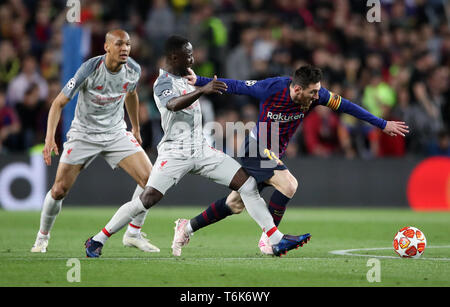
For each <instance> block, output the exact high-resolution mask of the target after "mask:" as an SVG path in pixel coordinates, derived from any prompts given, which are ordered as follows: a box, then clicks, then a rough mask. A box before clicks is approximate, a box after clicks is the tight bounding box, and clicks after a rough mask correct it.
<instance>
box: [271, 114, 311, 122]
mask: <svg viewBox="0 0 450 307" xmlns="http://www.w3.org/2000/svg"><path fill="white" fill-rule="evenodd" d="M303 117H305V114H303V113H296V114H293V115H288V114H283V113H281V112H280V113H275V114H274V113H272V112H267V118H270V119H271V120H273V121H276V122H291V121H293V120H297V119H301V118H303Z"/></svg>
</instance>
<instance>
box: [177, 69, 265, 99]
mask: <svg viewBox="0 0 450 307" xmlns="http://www.w3.org/2000/svg"><path fill="white" fill-rule="evenodd" d="M188 72H189V74H188V75H186V76H184V78H186V79H187V80H188V83H189V84H190V85H192V86H204V85H205V84H207V83H208V82H211V81H212V80H213V79H211V78H207V77H202V76H197V75H196V74H195V72H194V71H193V70H192V69H190V68H188ZM217 80H218V81H221V82H223V83H225V84H226V85H227V90H226V93H228V94H236V95H247V96H251V97H254V98H257V99H263V98H264V97H266V95H267V88H268V87H270V85H271V84H272V82H271V79H270V78H269V79H264V80H259V81H256V80H247V81H243V80H234V79H225V78H219V79H217Z"/></svg>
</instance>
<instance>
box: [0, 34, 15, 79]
mask: <svg viewBox="0 0 450 307" xmlns="http://www.w3.org/2000/svg"><path fill="white" fill-rule="evenodd" d="M0 54H1V57H0V86H6V85H7V84H8V83H9V82H11V80H12V79H13V78H15V77H16V76H17V75H18V74H19V71H20V59H19V58H18V57H17V53H16V51H15V50H14V47H13V45H12V44H11V42H10V41H9V40H4V41H2V42H0Z"/></svg>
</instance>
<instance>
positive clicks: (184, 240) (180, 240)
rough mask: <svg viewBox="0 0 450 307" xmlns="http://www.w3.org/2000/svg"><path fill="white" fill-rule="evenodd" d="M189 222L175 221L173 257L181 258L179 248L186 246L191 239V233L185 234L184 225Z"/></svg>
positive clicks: (183, 220)
mask: <svg viewBox="0 0 450 307" xmlns="http://www.w3.org/2000/svg"><path fill="white" fill-rule="evenodd" d="M187 223H189V220H185V219H178V220H176V221H175V234H174V236H173V241H172V254H173V255H174V256H177V257H179V256H181V248H182V247H183V246H186V245H187V244H188V243H189V240H190V239H191V236H192V235H193V233H191V234H188V233H187V232H186V225H187Z"/></svg>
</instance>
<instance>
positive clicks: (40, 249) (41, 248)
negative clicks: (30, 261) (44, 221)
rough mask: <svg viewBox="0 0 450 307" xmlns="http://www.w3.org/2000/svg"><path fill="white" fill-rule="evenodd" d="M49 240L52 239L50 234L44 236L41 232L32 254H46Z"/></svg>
mask: <svg viewBox="0 0 450 307" xmlns="http://www.w3.org/2000/svg"><path fill="white" fill-rule="evenodd" d="M49 239H50V234H47V235H43V234H41V232H40V231H39V232H38V234H37V236H36V241H35V242H34V245H33V247H32V248H31V252H32V253H46V252H47V246H48V240H49Z"/></svg>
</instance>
